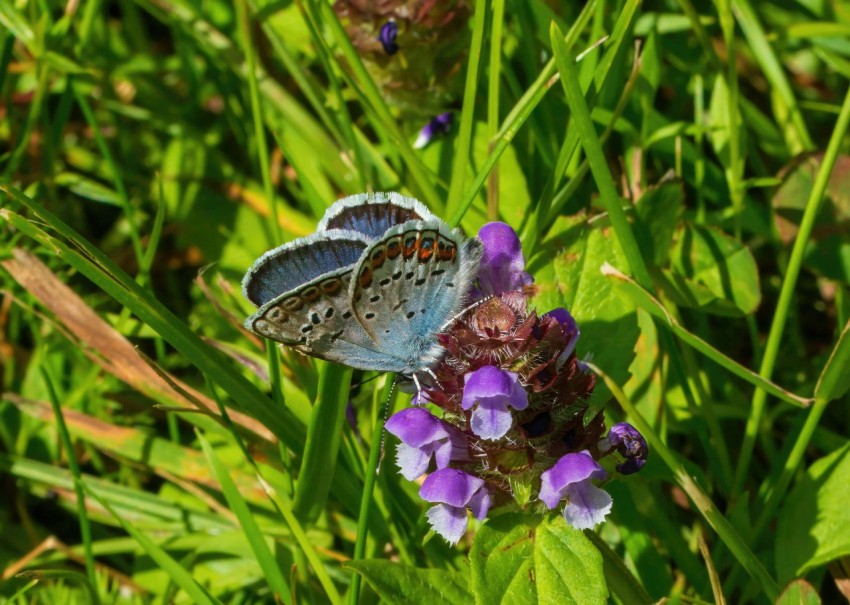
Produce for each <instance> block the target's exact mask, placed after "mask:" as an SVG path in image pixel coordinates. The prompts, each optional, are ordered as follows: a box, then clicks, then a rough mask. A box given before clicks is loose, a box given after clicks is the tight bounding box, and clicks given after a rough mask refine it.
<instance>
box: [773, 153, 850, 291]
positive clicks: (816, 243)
mask: <svg viewBox="0 0 850 605" xmlns="http://www.w3.org/2000/svg"><path fill="white" fill-rule="evenodd" d="M822 162H823V154H822V153H817V154H814V155H805V156H802V157H798V158H796V159H795V160H794V161H793V162H792V163H791V164H790V165H789V166H787V167H786V168H785V169H784V170H783V176H784V179H783V182H782V184H781V185H780V186H779V188H778V189H777V190H776V193H774V195H773V199H772V201H771V203H772V205H773V209H774V216H775V217H776V219H775V220H776V229H777V230H778V231H779V236H780V237H781V239H782V241H783V243H785V244H787V245H791V244H792V243H793V242H794V240H795V238H796V237H797V232H798V231H799V226H800V221H802V218H803V211H804V210H805V207H806V201H807V200H808V199H809V195H810V194H811V191H812V187H813V186H814V181H815V177H816V176H817V173H818V171H819V170H820V166H821V163H822ZM804 262H805V264H806V266H807V267H809V268H810V269H812V270H813V271H815V272H816V273H817V274H818V275H822V276H824V277H828V278H830V279H835V280H839V281H842V282H844V283H850V156H848V155H840V156H838V158H836V161H835V167H834V168H833V169H832V173H831V174H830V176H829V182H828V183H827V186H826V191H825V193H824V200H823V203H822V204H821V207H820V211H819V212H818V216H817V218H816V219H815V226H814V229H813V230H812V235H811V239H810V240H809V244H808V246H807V248H806V256H805V260H804Z"/></svg>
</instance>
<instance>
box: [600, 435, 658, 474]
mask: <svg viewBox="0 0 850 605" xmlns="http://www.w3.org/2000/svg"><path fill="white" fill-rule="evenodd" d="M599 446H600V450H602V451H603V452H606V453H607V452H608V451H612V450H614V449H616V450H617V453H619V454H620V455H621V456H622V457H623V458H625V459H626V461H625V462H623V463H621V464H618V465H617V471H618V472H620V473H622V474H623V475H631V474H632V473H636V472H638V471H639V470H640V469H641V468H643V465H644V464H646V457H647V456H648V455H649V446H647V444H646V440H645V439H644V438H643V435H641V434H640V432H639V431H638V430H637V429H636V428H635V427H633V426H632V425H631V424H629V423H628V422H618V423H617V424H615V425H614V426H612V427H611V429H610V430H609V431H608V435H607V437H605V438H604V439H602V440H601V442H600V444H599Z"/></svg>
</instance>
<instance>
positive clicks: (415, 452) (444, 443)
mask: <svg viewBox="0 0 850 605" xmlns="http://www.w3.org/2000/svg"><path fill="white" fill-rule="evenodd" d="M386 429H387V431H389V432H390V433H392V434H393V435H395V436H396V437H398V438H399V439H400V440H401V443H400V444H399V445H398V450H397V455H396V462H397V463H398V467H399V472H400V473H401V474H402V476H403V477H404V478H405V479H407V480H408V481H413V480H414V479H416V478H417V477H419V476H421V475H422V474H423V473H424V472H425V471H427V470H428V465H429V464H430V462H431V458H434V460H435V461H436V462H437V468H438V469H443V468H446V467H447V466H448V465H449V462H451V461H452V460H462V461H467V460H469V447H468V445H467V440H466V437H465V436H464V434H463V433H462V432H461V431H460V430H458V429H457V428H455V427H453V426H451V425H450V424H447V423H445V422H443V421H442V420H440V419H439V418H437V417H436V416H434V415H433V414H431V412H429V411H428V410H426V409H425V408H407V409H404V410H402V411H400V412H398V413H397V414H394V415H393V416H392V418H390V419H389V420H387V424H386Z"/></svg>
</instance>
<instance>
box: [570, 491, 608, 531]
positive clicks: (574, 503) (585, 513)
mask: <svg viewBox="0 0 850 605" xmlns="http://www.w3.org/2000/svg"><path fill="white" fill-rule="evenodd" d="M567 498H568V501H567V505H566V506H565V507H564V519H566V521H567V523H569V524H570V525H572V526H573V527H575V528H576V529H593V528H594V527H596V526H597V525H599V524H600V523H602V522H603V521H605V517H607V516H608V513H610V512H611V505H612V503H613V501H612V500H611V496H610V494H609V493H608V492H606V491H605V490H603V489H599V488H598V487H596V486H595V485H593V484H592V483H590V482H589V481H582V482H579V483H574V484H572V485H570V486H569V487H567Z"/></svg>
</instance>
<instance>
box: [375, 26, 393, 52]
mask: <svg viewBox="0 0 850 605" xmlns="http://www.w3.org/2000/svg"><path fill="white" fill-rule="evenodd" d="M397 36H398V25H396V22H395V21H387V22H386V23H384V24H383V25H382V26H381V31H380V32H378V41H379V42H380V43H381V46H383V47H384V52H385V53H387V54H388V55H394V54H396V53H397V52H398V44H397V43H396V37H397Z"/></svg>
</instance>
